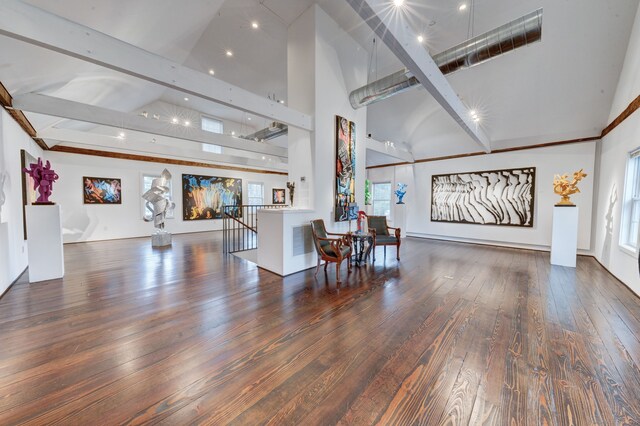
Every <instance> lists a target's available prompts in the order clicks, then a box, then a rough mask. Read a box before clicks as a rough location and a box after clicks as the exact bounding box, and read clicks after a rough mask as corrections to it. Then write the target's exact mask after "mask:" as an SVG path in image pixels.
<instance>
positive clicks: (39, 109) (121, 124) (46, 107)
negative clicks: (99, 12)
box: [13, 93, 287, 157]
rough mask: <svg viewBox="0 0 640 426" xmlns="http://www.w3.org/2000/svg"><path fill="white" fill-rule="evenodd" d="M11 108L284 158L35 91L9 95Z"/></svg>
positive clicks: (271, 150) (259, 147)
mask: <svg viewBox="0 0 640 426" xmlns="http://www.w3.org/2000/svg"><path fill="white" fill-rule="evenodd" d="M13 107H14V108H17V109H20V110H22V111H27V112H34V113H38V114H44V115H50V116H53V117H61V118H67V119H70V120H77V121H83V122H86V123H94V124H100V125H103V126H109V127H113V128H116V129H123V130H133V131H137V132H144V133H148V134H152V135H159V136H167V137H170V138H175V139H183V140H188V141H193V142H201V143H208V144H214V145H220V146H223V147H227V148H234V149H240V150H244V151H251V152H258V153H260V154H268V155H275V156H277V157H287V150H286V149H285V148H280V147H278V146H273V145H269V144H266V143H262V142H255V141H249V140H246V139H240V138H234V137H232V136H228V135H223V134H217V133H211V132H205V131H203V130H200V129H198V128H194V127H184V126H182V125H179V124H172V123H166V122H163V121H158V120H154V119H152V118H145V117H142V116H139V115H134V114H127V113H124V112H120V111H114V110H111V109H106V108H101V107H97V106H93V105H87V104H83V103H80V102H74V101H68V100H65V99H60V98H53V97H51V96H45V95H38V94H33V93H29V94H25V95H20V96H17V97H15V98H13Z"/></svg>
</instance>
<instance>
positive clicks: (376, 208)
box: [373, 182, 391, 217]
mask: <svg viewBox="0 0 640 426" xmlns="http://www.w3.org/2000/svg"><path fill="white" fill-rule="evenodd" d="M390 214H391V183H389V182H384V183H374V184H373V215H374V216H386V217H389V215H390Z"/></svg>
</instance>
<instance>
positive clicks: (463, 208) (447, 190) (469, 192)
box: [431, 167, 536, 227]
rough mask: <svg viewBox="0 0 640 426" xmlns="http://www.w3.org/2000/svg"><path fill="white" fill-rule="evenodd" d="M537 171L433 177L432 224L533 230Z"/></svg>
mask: <svg viewBox="0 0 640 426" xmlns="http://www.w3.org/2000/svg"><path fill="white" fill-rule="evenodd" d="M535 182H536V168H535V167H526V168H522V169H508V170H489V171H483V172H470V173H453V174H446V175H434V176H433V177H432V178H431V221H433V222H455V223H471V224H480V225H506V226H522V227H532V226H533V212H534V209H533V207H534V198H535Z"/></svg>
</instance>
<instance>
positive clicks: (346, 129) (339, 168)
mask: <svg viewBox="0 0 640 426" xmlns="http://www.w3.org/2000/svg"><path fill="white" fill-rule="evenodd" d="M355 186H356V124H355V123H354V122H353V121H349V120H347V119H346V118H344V117H340V116H336V194H335V206H334V208H335V220H336V222H342V221H345V220H356V219H357V218H358V217H357V212H356V213H353V209H349V206H350V205H353V203H355V202H356V194H355Z"/></svg>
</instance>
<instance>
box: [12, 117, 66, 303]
mask: <svg viewBox="0 0 640 426" xmlns="http://www.w3.org/2000/svg"><path fill="white" fill-rule="evenodd" d="M21 149H24V150H26V151H27V152H29V153H30V154H31V155H32V156H33V157H35V158H37V157H39V156H42V150H41V149H40V147H38V146H37V145H36V143H35V142H34V141H33V140H32V139H31V138H30V137H29V136H28V135H27V134H26V133H25V132H24V130H22V128H21V127H20V126H19V125H18V123H16V122H15V120H14V119H13V118H12V117H11V116H10V115H9V114H8V113H7V112H6V111H5V110H0V173H4V175H5V182H4V194H5V203H4V205H3V206H2V215H1V218H0V294H3V293H4V292H5V291H6V289H7V288H8V287H9V285H11V283H12V282H13V281H14V280H15V279H16V278H18V277H19V276H20V274H21V273H22V271H24V270H25V268H26V267H27V262H28V261H27V242H26V241H25V240H24V232H23V229H24V228H23V216H22V171H21V170H20V150H21ZM54 189H57V187H56V186H55V185H54Z"/></svg>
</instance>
